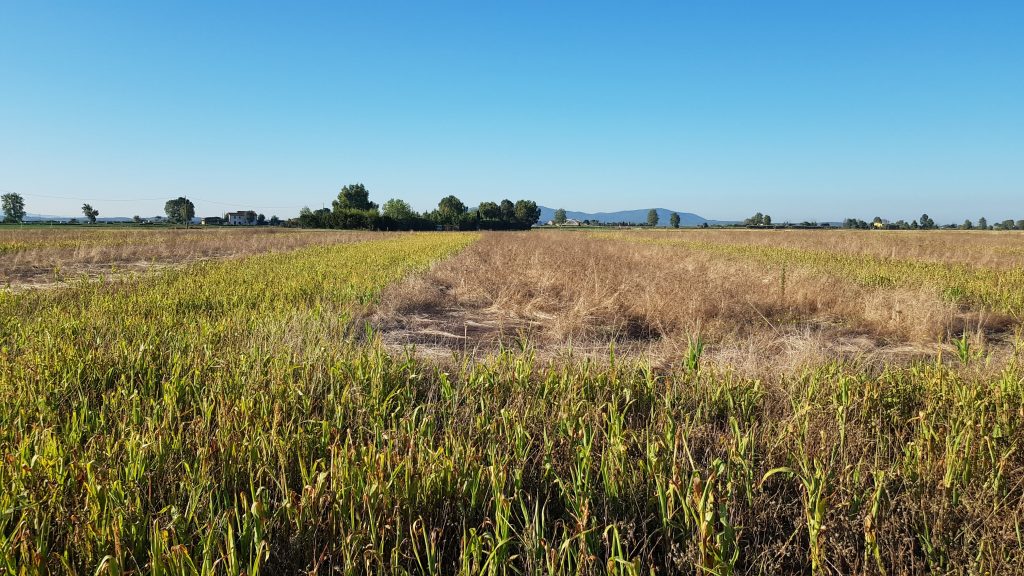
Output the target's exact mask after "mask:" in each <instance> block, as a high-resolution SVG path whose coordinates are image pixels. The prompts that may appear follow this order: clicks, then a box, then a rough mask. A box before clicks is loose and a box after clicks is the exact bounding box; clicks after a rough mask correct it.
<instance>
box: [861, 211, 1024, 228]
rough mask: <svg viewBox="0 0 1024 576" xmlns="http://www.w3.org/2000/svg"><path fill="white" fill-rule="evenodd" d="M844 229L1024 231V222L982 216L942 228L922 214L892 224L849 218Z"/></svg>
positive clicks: (875, 219) (882, 220)
mask: <svg viewBox="0 0 1024 576" xmlns="http://www.w3.org/2000/svg"><path fill="white" fill-rule="evenodd" d="M843 228H856V229H861V230H869V229H872V228H875V229H883V230H938V229H940V228H942V229H946V230H956V229H960V230H1024V220H1016V221H1014V220H1012V219H1009V218H1008V219H1006V220H1003V221H1001V222H997V223H995V224H989V223H988V219H987V218H985V217H984V216H982V217H981V218H978V222H977V224H975V223H974V222H972V221H971V220H964V221H963V223H962V224H946V225H945V226H940V225H938V224H937V223H936V222H935V220H932V219H931V218H930V217H929V216H928V215H927V214H922V215H921V217H920V218H919V219H917V220H913V221H911V222H907V221H906V220H897V221H895V222H890V221H888V220H886V219H884V218H882V217H880V216H875V218H874V219H873V220H872V221H871V222H865V221H864V220H859V219H857V218H847V219H846V220H844V221H843Z"/></svg>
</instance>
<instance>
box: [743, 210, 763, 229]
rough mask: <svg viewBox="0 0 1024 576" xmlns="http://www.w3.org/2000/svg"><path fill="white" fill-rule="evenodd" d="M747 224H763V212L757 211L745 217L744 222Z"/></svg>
mask: <svg viewBox="0 0 1024 576" xmlns="http://www.w3.org/2000/svg"><path fill="white" fill-rule="evenodd" d="M743 223H744V224H746V225H747V226H763V225H764V214H761V213H760V212H758V213H757V214H754V215H753V216H751V217H750V218H747V219H746V220H745V221H744V222H743Z"/></svg>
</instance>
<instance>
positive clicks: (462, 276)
mask: <svg viewBox="0 0 1024 576" xmlns="http://www.w3.org/2000/svg"><path fill="white" fill-rule="evenodd" d="M689 234H692V233H684V234H683V237H686V236H687V235H689ZM812 234H816V235H815V236H812ZM625 236H627V237H630V236H631V235H629V234H627V235H625ZM651 236H653V237H666V236H668V234H666V233H653V234H651ZM709 238H710V239H715V238H728V239H729V241H730V242H740V241H743V240H745V239H746V240H749V241H750V242H751V243H754V244H762V243H765V242H768V241H771V240H774V239H780V240H781V244H783V245H787V246H790V247H791V246H792V245H794V244H799V243H802V244H807V243H808V242H810V241H811V240H812V239H816V240H821V241H822V242H820V243H818V244H814V248H815V249H816V250H823V249H828V247H829V246H835V247H836V249H837V250H838V249H839V248H838V247H840V246H841V247H843V249H845V250H848V251H856V250H862V251H864V252H865V253H871V252H872V251H875V252H877V251H879V250H881V244H879V243H878V241H877V240H876V239H875V238H874V237H872V236H869V235H860V236H859V238H864V239H865V242H864V244H865V245H864V246H863V247H860V248H857V247H856V246H851V242H850V240H851V238H852V237H851V236H849V235H847V234H846V233H838V234H837V239H832V238H830V236H829V233H820V232H819V233H799V234H797V235H795V236H792V237H789V236H787V233H782V234H777V233H774V232H747V231H742V232H739V233H736V234H733V233H732V232H728V233H726V232H722V233H712V234H711V235H709ZM936 238H939V239H940V241H944V236H943V235H941V234H937V235H936ZM993 238H994V239H996V242H995V243H996V245H1002V244H1001V242H1003V240H1004V237H1003V236H1002V235H994V236H993ZM705 240H707V239H705ZM842 240H845V242H843V241H842ZM901 241H902V240H901ZM908 242H909V241H908ZM922 250H923V249H922ZM921 253H922V257H924V252H923V251H922V252H921ZM931 257H935V258H937V257H938V251H937V250H933V251H932V253H931ZM376 322H377V323H378V324H379V325H380V326H381V327H382V328H384V330H385V334H386V338H387V339H388V340H389V341H390V342H392V343H394V344H399V345H402V344H416V345H418V346H419V347H420V348H421V350H424V351H426V352H428V353H430V352H434V353H436V354H442V355H446V354H449V353H450V352H451V351H453V350H454V351H463V350H467V349H470V350H472V349H476V350H480V351H484V352H491V351H493V350H494V349H495V348H496V347H498V346H502V345H504V346H508V345H513V344H516V343H520V342H522V341H524V340H528V341H529V342H530V343H531V344H533V345H535V346H536V347H537V348H538V349H540V350H542V351H545V352H547V353H549V354H565V353H567V352H568V351H572V352H573V353H590V354H593V355H595V356H604V355H606V353H607V350H608V347H609V345H611V344H613V343H614V344H615V345H616V347H617V349H618V351H619V352H620V353H623V352H628V353H639V354H643V355H647V356H649V357H650V358H651V359H652V360H653V361H654V362H655V363H659V364H669V363H673V362H678V360H679V359H680V358H681V357H683V356H684V355H685V354H686V351H687V349H688V346H689V343H690V341H691V339H693V338H696V337H700V338H702V339H704V340H705V341H706V342H708V344H709V347H708V352H709V354H708V356H709V358H710V359H712V360H713V361H715V362H717V363H719V364H722V365H726V366H729V367H730V368H733V369H739V370H742V371H744V372H764V371H765V370H779V369H781V370H784V371H789V370H793V369H796V368H800V367H804V366H808V365H815V364H819V363H821V362H822V361H824V360H828V359H831V358H835V357H837V356H841V357H857V358H860V359H862V360H867V361H869V362H872V363H877V364H879V365H882V364H885V363H887V362H891V361H893V360H903V361H905V360H908V359H914V358H920V357H924V356H928V355H932V354H934V353H935V352H936V351H937V350H938V349H939V346H938V343H939V342H940V341H943V340H945V339H947V337H948V336H949V335H950V334H957V335H959V334H960V333H962V332H963V331H964V330H965V329H966V330H969V331H971V332H976V333H977V335H976V338H978V339H985V338H987V337H988V339H989V340H992V338H991V337H992V336H995V337H996V338H1000V337H1002V335H1003V334H1004V333H1006V332H1008V331H1011V330H1012V327H1013V325H1014V321H1013V320H1012V319H1011V318H1008V317H1007V316H1006V315H1005V314H999V313H995V312H990V311H988V312H987V311H985V310H982V309H977V308H972V307H969V306H963V305H961V304H958V303H956V302H952V301H949V300H948V299H946V298H944V297H943V294H942V291H941V290H939V289H937V287H936V286H932V285H927V284H921V285H916V286H901V285H893V286H876V285H865V284H864V283H860V282H855V281H852V280H848V279H845V278H842V277H839V276H836V275H833V274H829V273H822V272H821V271H820V270H817V269H815V268H811V267H806V266H800V265H793V266H790V267H787V268H785V269H779V268H776V267H772V266H766V265H763V264H762V263H760V262H758V261H756V260H751V259H745V258H736V257H727V256H723V255H722V254H717V253H714V252H709V251H707V250H702V249H699V248H694V247H689V246H687V245H686V244H682V245H672V244H668V245H666V244H659V243H649V242H625V241H622V237H621V236H620V235H617V234H611V235H609V234H603V235H602V234H598V235H591V234H576V233H561V232H530V233H526V234H515V235H512V234H491V235H486V236H484V238H483V239H482V240H481V241H480V242H478V243H477V244H476V245H474V246H472V247H470V248H469V249H467V250H466V251H464V252H463V253H462V254H460V255H459V256H458V257H457V258H455V259H452V260H450V261H447V262H443V263H441V264H439V265H438V266H437V267H436V268H434V269H433V270H432V271H431V272H429V273H428V274H426V275H422V276H418V277H414V278H411V279H408V280H406V281H405V282H403V283H401V284H398V285H395V286H392V287H391V288H389V289H388V290H386V291H385V293H384V296H383V301H382V304H381V306H380V308H379V310H378V313H377V317H376ZM986 335H988V336H986Z"/></svg>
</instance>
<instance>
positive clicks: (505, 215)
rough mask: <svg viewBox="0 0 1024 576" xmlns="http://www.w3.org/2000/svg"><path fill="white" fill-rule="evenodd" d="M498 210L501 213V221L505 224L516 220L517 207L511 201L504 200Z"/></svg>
mask: <svg viewBox="0 0 1024 576" xmlns="http://www.w3.org/2000/svg"><path fill="white" fill-rule="evenodd" d="M498 210H500V211H501V219H502V220H504V221H505V222H511V221H513V220H515V219H516V207H515V205H514V204H512V201H511V200H502V201H501V204H499V205H498Z"/></svg>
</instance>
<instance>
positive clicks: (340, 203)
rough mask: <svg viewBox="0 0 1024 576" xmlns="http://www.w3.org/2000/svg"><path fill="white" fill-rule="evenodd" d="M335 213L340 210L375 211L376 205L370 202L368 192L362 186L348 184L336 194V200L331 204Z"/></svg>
mask: <svg viewBox="0 0 1024 576" xmlns="http://www.w3.org/2000/svg"><path fill="white" fill-rule="evenodd" d="M331 206H332V207H333V208H334V211H335V212H338V211H341V210H376V209H377V205H376V204H374V203H373V202H370V191H369V190H367V189H366V186H363V185H362V184H349V185H348V186H345V187H343V188H342V189H341V192H338V198H337V199H336V200H334V201H332V202H331Z"/></svg>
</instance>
